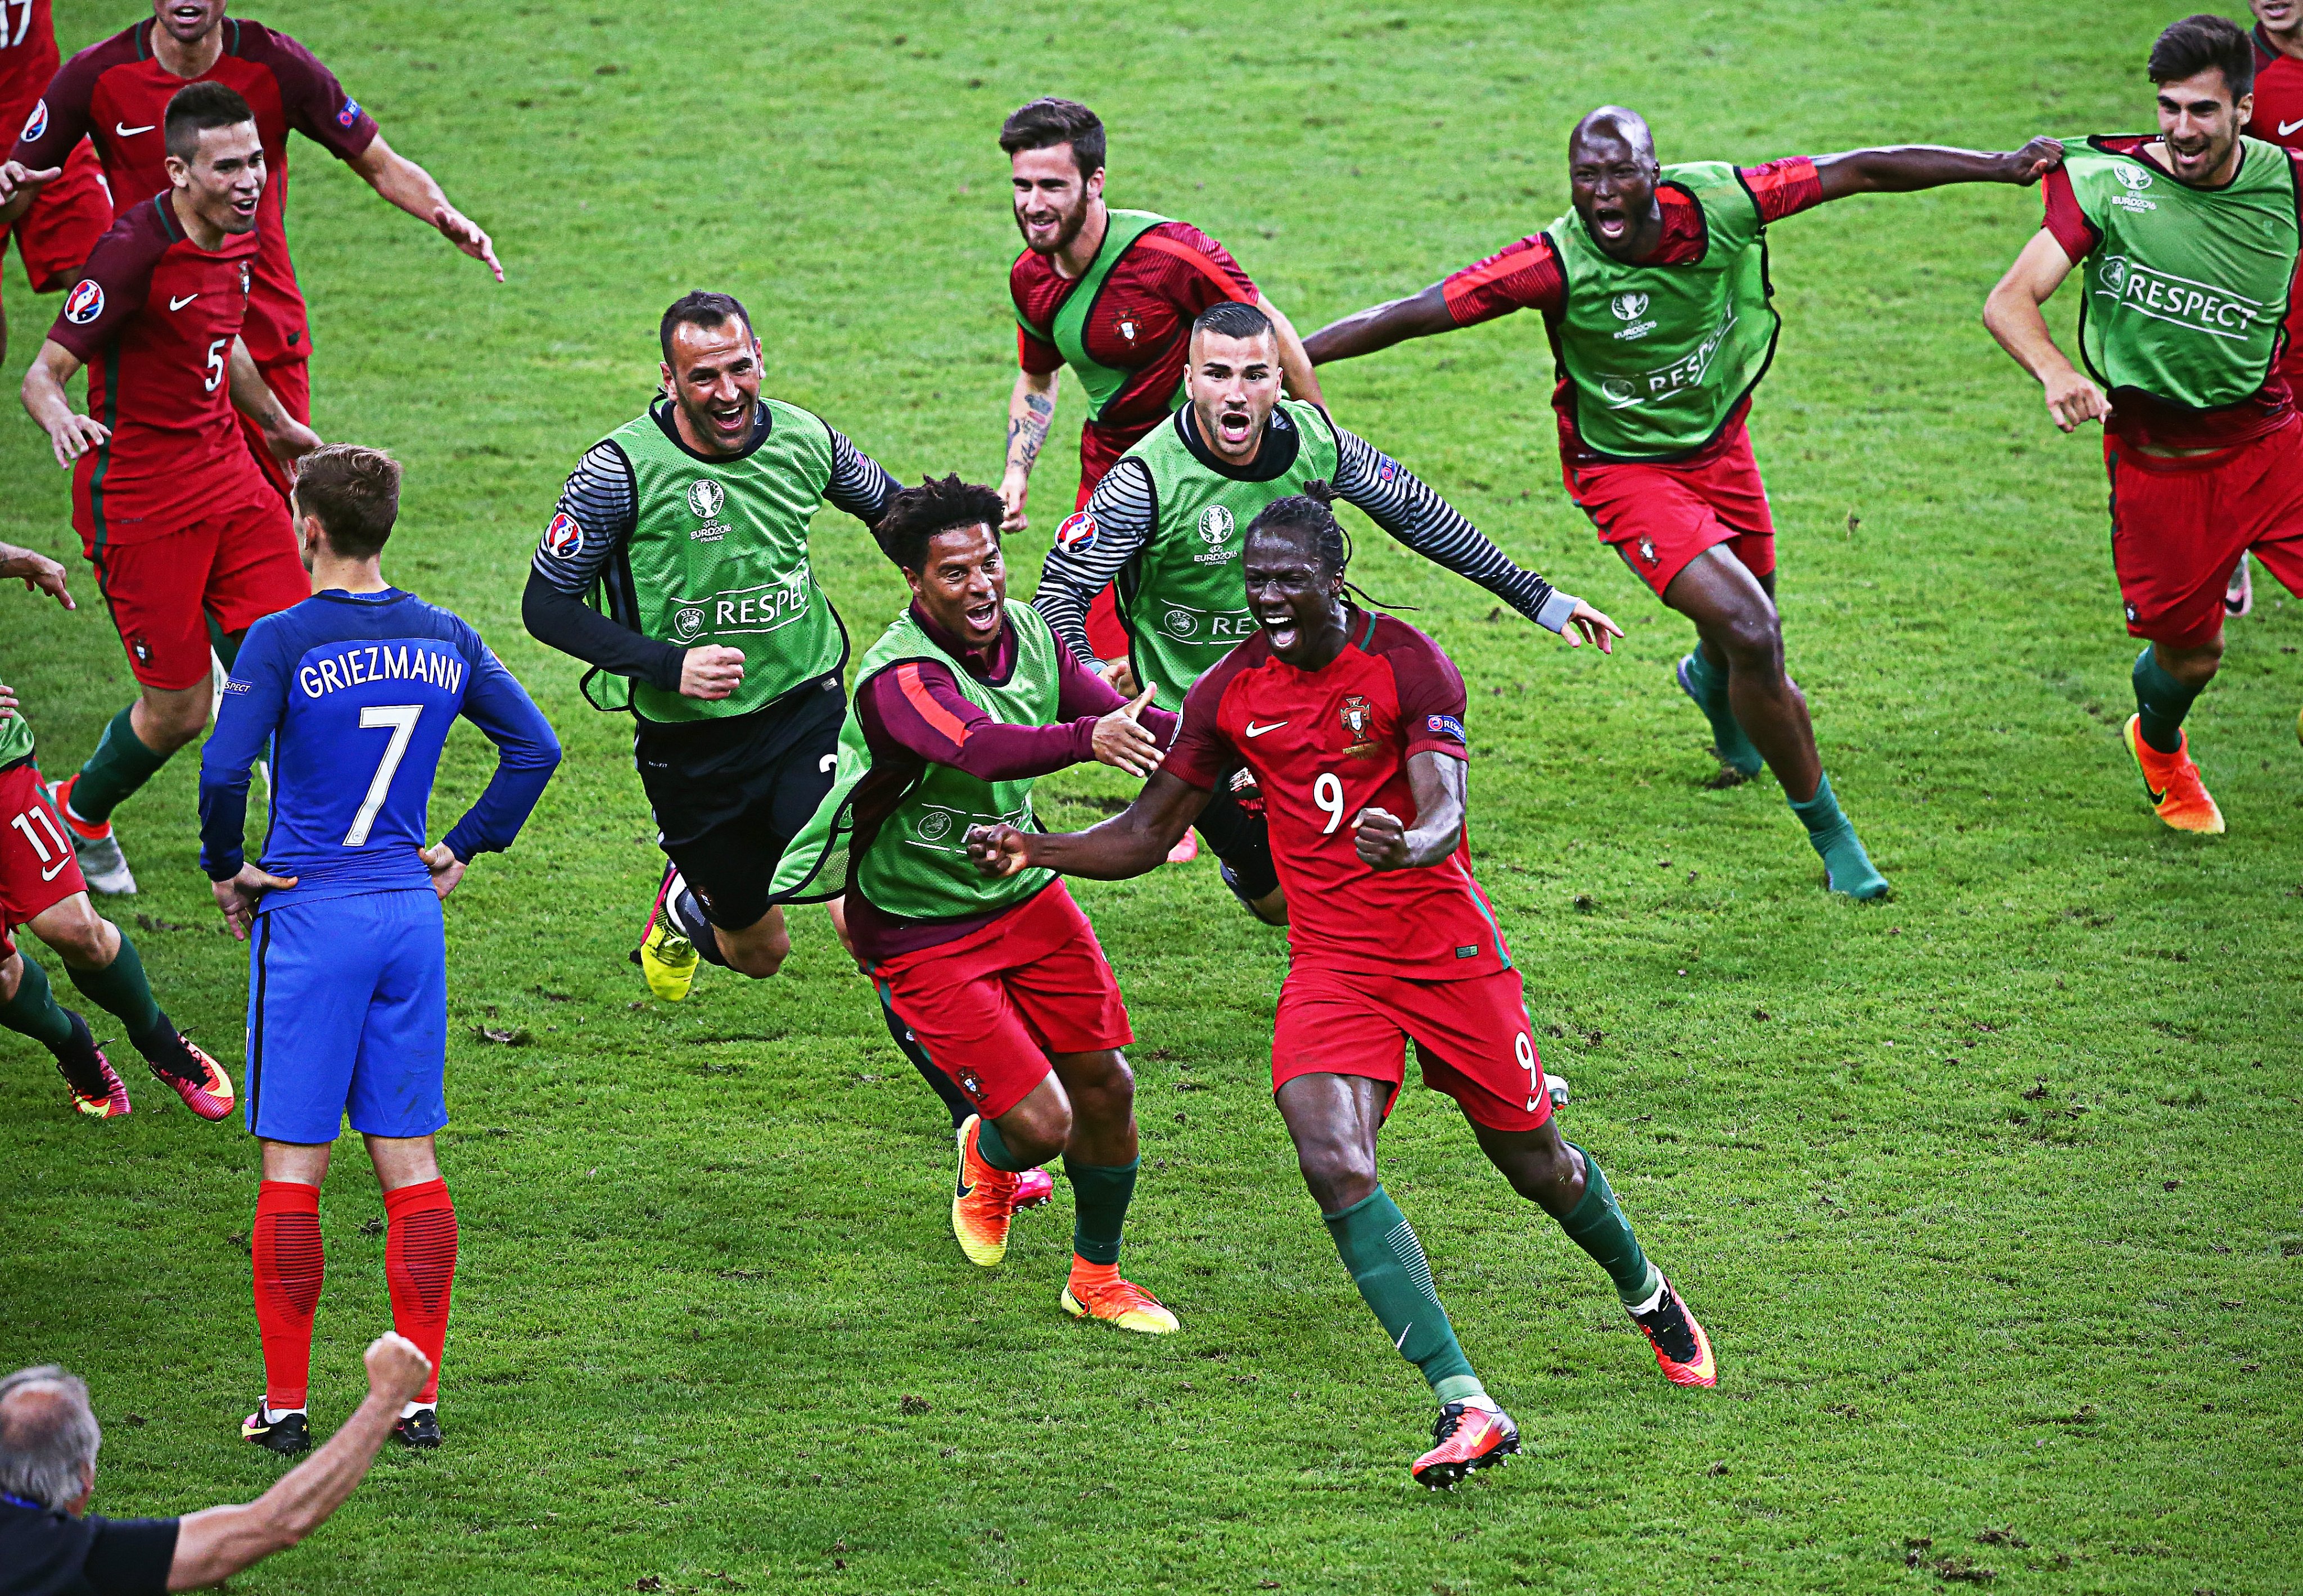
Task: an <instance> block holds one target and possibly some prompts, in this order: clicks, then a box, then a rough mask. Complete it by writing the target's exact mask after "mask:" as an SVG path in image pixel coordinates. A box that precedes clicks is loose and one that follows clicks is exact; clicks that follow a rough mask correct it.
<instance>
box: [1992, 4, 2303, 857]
mask: <svg viewBox="0 0 2303 1596" xmlns="http://www.w3.org/2000/svg"><path fill="white" fill-rule="evenodd" d="M2150 72H2151V80H2152V82H2154V83H2155V84H2156V85H2157V86H2158V95H2157V99H2158V113H2159V131H2158V133H2157V134H2156V135H2155V136H2154V135H2147V134H2119V135H2099V136H2096V137H2094V138H2090V139H2087V140H2086V142H2085V143H2084V144H2078V143H2076V142H2075V143H2074V145H2073V147H2072V148H2071V149H2070V150H2069V152H2068V154H2067V156H2066V157H2065V161H2064V165H2063V170H2062V171H2060V172H2056V173H2051V174H2050V175H2049V177H2048V179H2047V183H2046V225H2045V226H2043V227H2042V228H2041V229H2040V230H2039V232H2037V233H2035V234H2033V235H2032V238H2031V241H2030V242H2029V243H2028V244H2026V245H2025V246H2024V247H2023V252H2022V253H2021V254H2020V256H2018V257H2017V258H2016V260H2015V264H2014V265H2013V266H2012V267H2010V268H2009V270H2008V273H2007V274H2006V275H2005V276H2004V277H2003V278H2001V279H2000V281H1999V284H1998V286H1997V287H1995V288H1994V289H1993V290H1992V291H1991V297H1990V299H1989V300H1988V301H1987V303H1986V304H1985V306H1984V312H1983V318H1984V323H1985V325H1987V326H1988V327H1989V328H1990V329H1991V334H1992V336H1993V337H1995V338H1996V339H1998V340H1999V343H2000V347H2002V348H2003V349H2004V350H2006V351H2007V352H2008V353H2009V354H2010V355H2012V357H2014V359H2015V362H2016V364H2018V365H2020V366H2021V367H2023V369H2024V370H2026V371H2028V372H2029V373H2030V374H2031V375H2032V376H2035V377H2037V379H2038V380H2039V384H2040V386H2041V387H2042V388H2043V389H2044V390H2045V393H2046V406H2047V415H2048V418H2049V419H2051V420H2053V421H2054V424H2055V425H2056V426H2059V427H2061V428H2062V429H2063V431H2065V432H2071V431H2072V430H2074V429H2075V428H2077V427H2078V426H2079V425H2080V424H2081V423H2082V422H2087V421H2100V422H2102V423H2103V428H2104V438H2103V450H2104V460H2105V465H2106V468H2107V469H2108V470H2109V473H2110V477H2111V491H2112V499H2111V556H2112V565H2113V569H2114V570H2116V571H2117V573H2118V576H2119V591H2120V596H2121V597H2122V599H2123V600H2124V601H2125V605H2126V612H2127V630H2128V633H2129V635H2130V636H2131V637H2137V638H2143V639H2145V647H2144V649H2143V652H2142V653H2141V654H2138V655H2137V656H2136V659H2135V670H2134V681H2135V706H2136V713H2135V714H2133V715H2131V716H2130V717H2129V719H2128V722H2127V726H2126V730H2125V732H2124V736H2125V739H2126V742H2127V748H2128V752H2129V753H2130V754H2131V755H2133V756H2134V757H2135V762H2136V764H2137V766H2138V768H2139V769H2140V770H2141V771H2142V773H2143V790H2144V796H2145V798H2147V799H2148V800H2149V802H2150V804H2151V806H2152V809H2153V810H2154V812H2155V813H2156V814H2157V815H2158V816H2159V818H2160V819H2161V820H2163V821H2164V822H2166V823H2167V824H2169V825H2170V826H2172V827H2173V828H2174V829H2175V830H2177V831H2181V832H2221V831H2222V830H2223V811H2222V810H2221V809H2219V808H2217V807H2216V806H2215V801H2214V798H2212V797H2211V796H2209V794H2208V792H2207V790H2206V783H2205V782H2203V781H2201V780H2200V779H2199V769H2198V765H2197V764H2193V763H2192V761H2191V755H2190V747H2189V739H2187V738H2186V737H2185V735H2184V731H2183V717H2184V715H2185V714H2188V713H2189V710H2190V707H2191V705H2192V703H2193V702H2194V701H2195V700H2197V698H2198V696H2199V694H2200V693H2201V692H2203V691H2205V690H2206V685H2207V683H2208V682H2210V681H2212V680H2214V675H2215V669H2216V667H2217V665H2218V664H2220V663H2221V662H2222V659H2223V614H2224V610H2223V586H2224V579H2225V578H2226V576H2227V575H2228V573H2229V572H2230V570H2231V566H2232V563H2233V562H2234V561H2235V560H2236V559H2237V558H2238V557H2239V556H2240V554H2242V553H2253V554H2254V555H2255V557H2256V558H2257V559H2258V560H2260V561H2262V562H2263V563H2264V566H2265V569H2267V570H2269V571H2270V572H2271V574H2272V575H2273V576H2274V577H2276V578H2279V580H2280V581H2282V582H2283V583H2285V584H2286V586H2287V587H2288V588H2289V589H2290V591H2293V592H2298V593H2303V418H2298V416H2297V414H2296V401H2295V397H2294V394H2293V393H2292V392H2291V391H2290V386H2289V381H2288V378H2287V376H2285V375H2284V374H2282V371H2281V370H2280V368H2279V367H2280V361H2279V357H2280V347H2281V341H2282V337H2283V336H2284V335H2285V334H2283V333H2282V328H2281V326H2280V322H2279V317H2280V316H2281V315H2282V312H2283V311H2284V310H2285V308H2287V307H2289V306H2290V304H2292V303H2293V302H2294V299H2295V296H2296V295H2297V293H2298V292H2299V291H2303V275H2299V258H2303V232H2299V229H2298V224H2297V201H2296V195H2297V192H2298V189H2299V186H2303V157H2299V156H2297V155H2296V154H2295V153H2293V152H2290V151H2288V150H2284V149H2281V148H2277V147H2275V146H2273V145H2269V144H2265V143H2264V142H2262V141H2261V140H2259V139H2249V138H2246V137H2244V136H2243V135H2241V133H2240V128H2241V127H2242V126H2244V125H2245V123H2246V122H2247V118H2248V110H2249V109H2250V97H2249V94H2248V89H2249V86H2250V85H2251V84H2252V82H2253V80H2254V73H2255V46H2253V45H2252V44H2251V43H2250V42H2249V41H2248V37H2247V35H2246V34H2244V33H2242V32H2240V30H2239V29H2238V28H2237V27H2236V26H2235V25H2234V24H2232V23H2231V22H2230V21H2226V20H2225V19H2223V18H2222V17H2218V16H2211V15H2199V16H2192V17H2186V18H2184V19H2183V20H2182V21H2180V22H2176V23H2174V24H2172V25H2171V26H2170V27H2169V28H2168V29H2167V30H2166V31H2164V33H2162V34H2160V36H2159V38H2158V40H2157V42H2156V43H2155V44H2154V45H2153V46H2151V59H2150ZM2073 266H2079V267H2080V268H2081V276H2082V283H2083V286H2082V293H2083V296H2084V297H2083V300H2082V303H2083V305H2084V308H2085V311H2086V314H2085V315H2084V316H2082V317H2081V318H2080V321H2079V356H2080V359H2082V360H2084V361H2085V362H2086V364H2087V374H2086V375H2082V374H2081V373H2080V372H2079V371H2078V370H2076V369H2074V368H2073V367H2072V365H2071V360H2070V359H2068V358H2067V357H2066V356H2065V355H2064V354H2063V350H2060V349H2058V348H2057V347H2056V345H2055V341H2054V338H2053V336H2051V335H2050V334H2049V333H2048V331H2047V323H2046V317H2044V316H2043V315H2041V313H2040V307H2041V306H2042V305H2044V304H2045V303H2046V301H2047V300H2048V299H2049V297H2050V296H2052V295H2053V294H2054V291H2056V289H2058V288H2060V287H2061V286H2062V285H2063V280H2064V279H2065V278H2066V277H2068V276H2069V275H2070V274H2071V268H2072V267H2073Z"/></svg>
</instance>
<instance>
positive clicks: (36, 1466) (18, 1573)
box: [0, 1332, 432, 1596]
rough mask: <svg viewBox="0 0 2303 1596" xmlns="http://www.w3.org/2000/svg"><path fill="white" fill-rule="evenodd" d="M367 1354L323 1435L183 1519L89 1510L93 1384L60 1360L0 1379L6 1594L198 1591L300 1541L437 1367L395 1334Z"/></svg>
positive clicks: (338, 1500) (0, 1543) (95, 1436)
mask: <svg viewBox="0 0 2303 1596" xmlns="http://www.w3.org/2000/svg"><path fill="white" fill-rule="evenodd" d="M431 1372H432V1364H431V1362H430V1360H428V1359H427V1358H426V1357H425V1355H424V1354H423V1353H422V1352H421V1351H419V1350H418V1348H417V1346H416V1344H415V1343H414V1342H412V1341H409V1340H407V1339H405V1338H402V1337H401V1336H398V1335H394V1334H392V1333H389V1332H387V1333H386V1334H384V1335H383V1336H380V1337H378V1338H376V1340H375V1343H374V1344H373V1345H372V1346H370V1347H368V1349H367V1400H366V1401H365V1402H363V1403H361V1404H360V1406H359V1411H358V1412H356V1413H354V1414H352V1416H351V1417H350V1419H349V1420H348V1421H346V1423H345V1424H344V1427H343V1428H342V1429H341V1430H339V1431H336V1433H335V1435H334V1436H333V1438H332V1439H331V1440H329V1442H328V1444H327V1445H325V1446H324V1447H322V1448H320V1449H319V1450H318V1451H317V1452H316V1453H314V1454H313V1455H312V1456H311V1457H308V1458H307V1459H306V1460H305V1461H304V1462H303V1463H301V1464H299V1465H297V1466H296V1467H295V1468H294V1469H292V1470H291V1471H290V1472H289V1473H288V1474H286V1475H285V1476H283V1478H282V1479H281V1481H280V1482H279V1483H278V1484H276V1485H274V1487H273V1488H272V1489H271V1490H267V1491H266V1492H265V1493H264V1494H263V1495H262V1496H260V1497H258V1498H257V1499H256V1500H254V1501H253V1502H249V1503H248V1504H246V1505H245V1506H240V1507H210V1508H208V1509H207V1511H205V1512H200V1513H190V1514H186V1515H185V1516H183V1517H181V1518H100V1517H96V1516H90V1515H89V1514H88V1513H87V1508H88V1500H89V1497H90V1496H92V1495H93V1494H95V1490H96V1449H97V1446H98V1445H99V1444H100V1443H101V1442H102V1440H103V1439H104V1437H103V1434H102V1432H101V1431H98V1429H97V1423H96V1414H95V1413H94V1411H93V1410H92V1409H90V1407H89V1401H88V1387H87V1385H86V1384H85V1383H83V1382H82V1381H80V1380H79V1379H78V1378H77V1377H75V1376H73V1375H72V1374H68V1373H66V1372H64V1371H63V1369H61V1368H59V1367H57V1366H56V1365H55V1364H46V1365H44V1366H42V1367H40V1368H37V1369H21V1370H18V1371H17V1372H15V1373H13V1374H11V1375H9V1376H8V1377H7V1378H6V1379H5V1380H0V1596H90V1593H92V1596H143V1593H144V1592H161V1591H192V1590H198V1589H199V1588H200V1587H202V1586H204V1585H215V1584H221V1583H224V1581H225V1580H227V1579H230V1578H231V1577H232V1575H235V1574H238V1573H239V1572H240V1570H241V1569H243V1568H246V1567H248V1566H250V1565H251V1564H253V1563H256V1562H257V1561H259V1560H261V1559H262V1558H267V1557H270V1556H271V1555H272V1554H273V1553H274V1552H275V1551H280V1550H284V1549H285V1548H288V1547H291V1546H293V1545H295V1544H296V1542H298V1541H301V1540H302V1539H303V1538H304V1537H305V1536H307V1535H308V1534H310V1533H312V1532H313V1531H314V1530H316V1529H318V1528H319V1527H320V1525H321V1524H323V1523H325V1521H326V1519H327V1516H328V1515H329V1514H331V1513H333V1512H334V1511H335V1510H336V1509H337V1508H338V1507H341V1506H342V1505H343V1501H344V1499H345V1498H346V1497H349V1496H350V1495H351V1493H352V1490H353V1488H354V1487H356V1486H358V1485H359V1482H360V1480H361V1478H362V1477H363V1476H364V1475H366V1474H367V1465H369V1464H370V1463H372V1462H374V1461H375V1454H376V1448H379V1447H381V1446H383V1445H384V1437H385V1436H387V1435H389V1434H391V1433H392V1425H393V1424H394V1423H397V1422H398V1420H399V1418H400V1408H401V1404H402V1403H404V1402H406V1401H407V1400H408V1398H410V1397H411V1396H413V1395H415V1394H416V1391H417V1390H418V1388H420V1387H421V1386H422V1385H423V1383H424V1381H425V1380H426V1378H427V1377H428V1376H429V1375H430V1373H431Z"/></svg>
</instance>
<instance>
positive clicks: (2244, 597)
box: [2223, 554, 2255, 621]
mask: <svg viewBox="0 0 2303 1596" xmlns="http://www.w3.org/2000/svg"><path fill="white" fill-rule="evenodd" d="M2254 608H2255V581H2254V578H2251V577H2249V576H2248V573H2247V556H2246V555H2245V554H2241V555H2240V557H2239V563H2238V564H2237V565H2234V566H2232V567H2231V580H2229V581H2228V582H2225V583H2224V584H2223V613H2224V614H2225V615H2228V616H2230V617H2231V619H2232V620H2234V621H2236V620H2238V619H2239V618H2240V616H2242V615H2244V614H2246V613H2247V612H2248V611H2249V610H2252V609H2254Z"/></svg>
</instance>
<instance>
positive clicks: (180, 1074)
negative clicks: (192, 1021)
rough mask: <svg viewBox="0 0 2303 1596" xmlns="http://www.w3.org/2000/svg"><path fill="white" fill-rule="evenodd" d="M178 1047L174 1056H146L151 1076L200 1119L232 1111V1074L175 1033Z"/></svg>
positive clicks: (182, 1035) (188, 1040) (221, 1117)
mask: <svg viewBox="0 0 2303 1596" xmlns="http://www.w3.org/2000/svg"><path fill="white" fill-rule="evenodd" d="M176 1046H177V1048H178V1049H179V1050H180V1051H178V1052H177V1054H176V1056H175V1057H173V1058H162V1059H147V1060H145V1061H144V1067H145V1068H147V1069H149V1070H150V1071H151V1072H152V1078H153V1079H154V1080H156V1081H158V1082H159V1083H160V1084H161V1085H164V1086H166V1087H168V1088H169V1089H170V1090H172V1091H173V1092H174V1093H175V1094H176V1095H177V1096H179V1097H181V1098H182V1099H183V1100H184V1106H185V1107H186V1108H188V1109H190V1110H192V1112H194V1113H195V1114H198V1116H199V1117H200V1118H201V1119H208V1120H215V1119H223V1118H224V1116H225V1115H227V1114H229V1113H231V1112H232V1077H230V1076H228V1075H226V1074H225V1073H224V1066H223V1065H221V1064H219V1063H217V1062H216V1061H215V1060H214V1059H211V1058H209V1057H208V1056H207V1054H206V1053H204V1052H202V1051H200V1050H199V1048H198V1047H197V1046H195V1045H194V1044H193V1042H192V1039H191V1038H190V1037H189V1036H187V1035H185V1034H183V1033H182V1032H181V1031H179V1032H177V1033H176Z"/></svg>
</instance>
